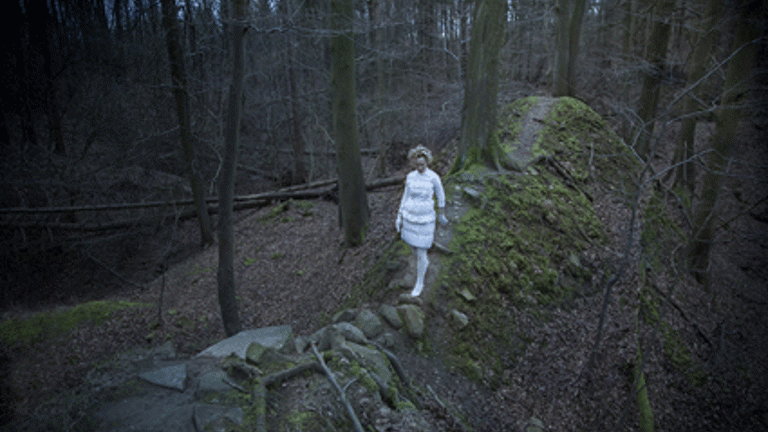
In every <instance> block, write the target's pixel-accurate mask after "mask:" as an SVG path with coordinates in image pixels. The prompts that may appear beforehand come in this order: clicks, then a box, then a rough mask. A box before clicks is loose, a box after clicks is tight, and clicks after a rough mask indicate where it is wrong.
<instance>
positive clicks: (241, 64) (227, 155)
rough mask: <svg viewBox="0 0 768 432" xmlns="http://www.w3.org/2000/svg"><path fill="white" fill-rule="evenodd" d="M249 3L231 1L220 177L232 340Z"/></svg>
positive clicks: (224, 307)
mask: <svg viewBox="0 0 768 432" xmlns="http://www.w3.org/2000/svg"><path fill="white" fill-rule="evenodd" d="M247 10H248V1H247V0H231V8H230V11H231V17H232V19H231V21H230V22H229V26H228V28H229V30H230V31H231V35H232V36H231V37H232V82H231V84H230V87H229V100H228V102H227V103H228V105H227V118H226V122H227V123H226V131H225V137H224V140H225V141H224V160H223V161H222V164H221V174H220V177H219V271H218V284H219V306H220V307H221V319H222V321H223V323H224V332H225V333H226V334H227V336H232V335H234V334H236V333H238V332H240V330H242V325H241V323H240V314H239V313H238V310H237V299H236V297H235V235H234V227H233V197H234V192H235V174H236V167H237V147H238V144H239V141H240V122H241V119H242V103H243V81H244V77H245V41H244V36H245V31H246V29H247V27H246V25H247V23H246V11H247Z"/></svg>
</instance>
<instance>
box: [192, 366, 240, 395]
mask: <svg viewBox="0 0 768 432" xmlns="http://www.w3.org/2000/svg"><path fill="white" fill-rule="evenodd" d="M226 379H227V374H226V373H224V371H222V370H219V369H216V370H214V371H211V372H208V373H205V374H203V375H201V376H200V379H199V381H198V383H197V389H195V398H197V400H201V399H203V398H205V397H206V396H208V395H210V394H217V395H219V394H224V393H227V392H229V391H230V390H232V387H230V386H229V384H227V383H226V382H225V380H226Z"/></svg>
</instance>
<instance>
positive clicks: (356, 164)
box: [331, 0, 370, 247]
mask: <svg viewBox="0 0 768 432" xmlns="http://www.w3.org/2000/svg"><path fill="white" fill-rule="evenodd" d="M352 17H353V0H331V28H332V29H333V33H334V35H333V36H332V37H331V57H332V60H331V104H332V110H333V126H334V127H333V129H334V135H335V139H336V148H337V152H336V163H337V169H338V171H339V208H340V213H341V223H342V227H343V229H344V243H345V245H346V246H347V247H354V246H359V245H361V244H362V243H363V241H364V240H365V232H366V230H367V228H368V220H369V217H370V210H369V208H368V195H367V194H366V191H365V180H364V179H363V166H362V162H361V159H360V145H359V143H358V136H357V118H356V105H355V46H354V34H353V33H352Z"/></svg>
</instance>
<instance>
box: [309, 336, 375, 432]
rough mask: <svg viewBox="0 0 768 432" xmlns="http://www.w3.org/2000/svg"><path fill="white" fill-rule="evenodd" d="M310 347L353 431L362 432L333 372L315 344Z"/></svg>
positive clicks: (361, 427)
mask: <svg viewBox="0 0 768 432" xmlns="http://www.w3.org/2000/svg"><path fill="white" fill-rule="evenodd" d="M311 345H312V352H313V353H314V354H315V357H316V358H317V361H318V362H319V363H320V366H321V367H322V368H323V371H325V374H326V375H327V376H328V379H329V380H330V381H331V384H333V387H334V388H335V389H336V391H337V392H338V393H339V398H340V399H341V403H343V404H344V407H345V408H346V409H347V414H348V415H349V418H350V420H352V425H353V426H354V428H355V431H356V432H363V426H362V425H361V424H360V420H358V419H357V415H356V414H355V410H354V409H352V405H350V404H349V401H347V397H346V396H345V395H344V391H343V390H342V389H341V386H340V385H339V383H338V381H336V378H334V376H333V372H331V370H330V369H328V366H326V365H325V361H324V360H323V356H322V355H320V353H319V352H318V351H317V347H316V346H315V343H314V342H312V343H311Z"/></svg>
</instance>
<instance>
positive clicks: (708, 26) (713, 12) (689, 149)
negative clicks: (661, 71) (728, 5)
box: [674, 0, 723, 196]
mask: <svg viewBox="0 0 768 432" xmlns="http://www.w3.org/2000/svg"><path fill="white" fill-rule="evenodd" d="M722 6H723V2H721V1H719V0H709V2H708V6H707V15H706V16H705V17H704V19H703V20H702V23H701V29H700V30H701V34H702V36H701V37H700V38H699V41H698V44H696V49H695V50H694V52H693V60H692V63H691V70H690V72H689V73H688V85H689V86H693V85H696V86H699V85H701V83H698V81H699V80H701V79H702V77H704V74H705V73H706V71H707V63H708V61H707V60H708V59H709V55H710V53H711V52H712V45H713V43H714V40H715V37H716V36H717V34H718V32H717V31H716V29H715V27H716V25H717V22H718V21H719V20H720V19H721V18H722V17H721V15H720V14H721V13H722V9H723V7H722ZM695 91H696V89H695V88H694V89H692V90H691V93H690V94H688V95H686V96H685V98H684V99H683V109H682V112H681V115H682V117H683V120H682V121H681V122H680V135H679V137H678V141H677V151H676V155H675V161H674V162H675V163H679V164H680V165H679V166H678V168H677V172H676V176H675V184H676V185H681V186H684V187H685V189H686V190H687V191H688V193H689V194H690V195H691V196H692V195H693V192H694V187H695V184H696V183H695V180H696V172H695V167H696V164H695V163H694V161H693V154H694V138H695V134H696V123H697V122H698V120H699V116H697V115H695V113H696V111H697V110H699V109H701V108H702V106H701V104H700V103H699V102H698V101H697V98H696V97H695V96H694V95H693V93H694V92H695Z"/></svg>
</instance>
